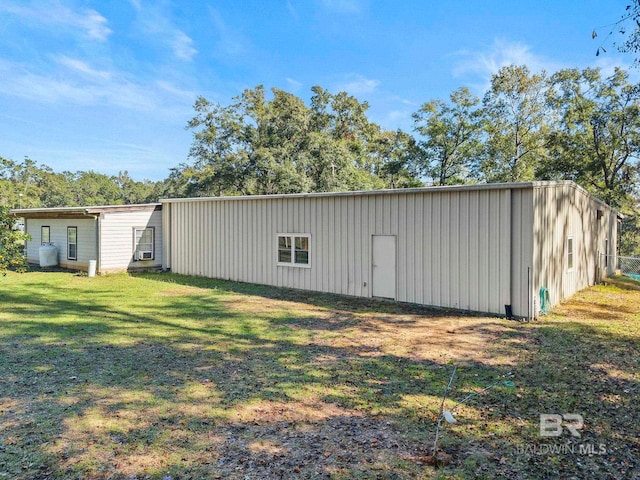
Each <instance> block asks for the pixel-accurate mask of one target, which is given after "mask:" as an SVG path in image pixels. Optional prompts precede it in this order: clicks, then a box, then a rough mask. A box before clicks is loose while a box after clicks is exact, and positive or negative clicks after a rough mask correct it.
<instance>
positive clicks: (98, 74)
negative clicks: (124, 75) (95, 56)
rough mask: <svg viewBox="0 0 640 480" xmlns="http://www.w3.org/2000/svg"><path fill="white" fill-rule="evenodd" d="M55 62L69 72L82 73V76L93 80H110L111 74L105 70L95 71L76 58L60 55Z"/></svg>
mask: <svg viewBox="0 0 640 480" xmlns="http://www.w3.org/2000/svg"><path fill="white" fill-rule="evenodd" d="M55 61H56V62H57V63H59V64H60V65H63V66H65V67H67V68H68V69H70V70H73V71H75V72H79V73H82V74H83V75H85V76H87V77H90V78H93V79H97V80H109V79H110V78H111V72H108V71H106V70H96V69H95V68H92V67H90V66H89V65H88V64H87V63H86V62H83V61H82V60H78V59H77V58H70V57H67V56H65V55H60V56H58V57H56V58H55Z"/></svg>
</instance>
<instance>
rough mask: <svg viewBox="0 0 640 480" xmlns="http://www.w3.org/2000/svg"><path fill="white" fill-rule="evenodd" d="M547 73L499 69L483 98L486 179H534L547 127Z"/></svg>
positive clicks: (510, 67) (499, 180)
mask: <svg viewBox="0 0 640 480" xmlns="http://www.w3.org/2000/svg"><path fill="white" fill-rule="evenodd" d="M547 87H548V79H547V74H546V73H545V72H542V73H540V74H532V73H531V72H530V71H529V69H528V68H527V67H526V66H516V65H510V66H508V67H503V68H501V69H500V70H499V71H498V73H496V74H495V75H493V77H492V79H491V87H490V89H489V91H488V92H487V93H486V94H485V97H484V99H483V106H484V131H485V134H486V144H485V151H484V158H483V160H482V162H481V165H480V172H481V174H482V176H483V177H484V180H486V181H488V182H521V181H528V180H533V179H534V173H535V170H536V167H537V165H538V162H539V161H540V160H541V159H542V158H543V157H544V154H545V143H544V142H545V137H546V133H547V131H548V130H549V125H548V118H547V117H548V114H549V113H550V112H549V111H548V109H547V108H546V103H545V93H546V90H547Z"/></svg>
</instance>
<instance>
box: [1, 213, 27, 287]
mask: <svg viewBox="0 0 640 480" xmlns="http://www.w3.org/2000/svg"><path fill="white" fill-rule="evenodd" d="M15 223H16V219H15V218H13V217H11V216H9V208H7V207H5V206H0V273H2V275H6V274H7V270H16V271H19V272H22V271H26V269H27V258H26V257H25V255H24V242H25V241H27V240H28V239H29V236H28V235H26V234H24V233H22V232H21V231H19V230H17V229H16V228H15Z"/></svg>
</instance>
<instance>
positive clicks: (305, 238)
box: [278, 233, 311, 267]
mask: <svg viewBox="0 0 640 480" xmlns="http://www.w3.org/2000/svg"><path fill="white" fill-rule="evenodd" d="M310 241H311V235H309V234H308V233H281V234H279V235H278V265H286V266H294V267H309V266H310V257H309V246H310V243H311V242H310Z"/></svg>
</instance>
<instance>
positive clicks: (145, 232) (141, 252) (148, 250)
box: [133, 227, 155, 261]
mask: <svg viewBox="0 0 640 480" xmlns="http://www.w3.org/2000/svg"><path fill="white" fill-rule="evenodd" d="M154 237H155V229H154V228H153V227H140V228H134V229H133V245H134V248H133V259H134V260H135V261H143V260H153V259H154V258H155V248H154V245H155V241H154Z"/></svg>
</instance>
